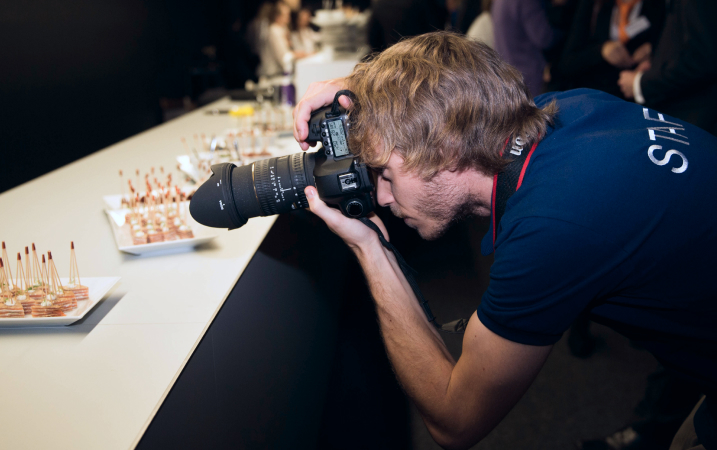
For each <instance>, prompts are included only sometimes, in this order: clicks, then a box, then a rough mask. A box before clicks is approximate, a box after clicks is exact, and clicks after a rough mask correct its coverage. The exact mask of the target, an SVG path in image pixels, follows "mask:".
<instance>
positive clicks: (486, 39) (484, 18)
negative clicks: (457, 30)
mask: <svg viewBox="0 0 717 450" xmlns="http://www.w3.org/2000/svg"><path fill="white" fill-rule="evenodd" d="M482 3H483V8H482V9H483V12H481V13H480V15H479V16H478V17H476V19H475V20H474V21H473V23H472V24H471V26H470V28H468V31H467V32H466V36H468V37H469V38H471V39H475V40H476V41H479V42H482V43H484V44H486V45H487V46H488V47H490V48H493V49H494V48H495V35H494V34H493V18H492V17H491V15H490V8H491V6H492V4H493V0H483V2H482Z"/></svg>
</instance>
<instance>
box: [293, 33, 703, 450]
mask: <svg viewBox="0 0 717 450" xmlns="http://www.w3.org/2000/svg"><path fill="white" fill-rule="evenodd" d="M341 89H349V90H351V91H352V92H353V93H354V94H355V96H356V98H355V101H354V102H351V101H350V100H349V99H348V98H346V97H341V100H340V101H341V102H342V104H343V106H344V107H346V108H348V110H349V118H350V121H351V127H350V135H349V147H350V148H351V151H352V153H354V154H355V155H356V156H357V157H358V158H359V159H360V160H362V161H363V162H365V163H366V164H368V165H369V166H370V167H372V168H373V169H374V170H375V171H376V173H377V176H376V201H377V203H378V204H380V205H381V206H385V207H389V208H390V209H391V211H392V212H393V214H395V215H396V216H398V217H400V218H402V219H403V220H404V221H405V223H406V224H407V225H408V226H410V227H411V228H414V229H416V231H417V232H418V233H419V234H420V235H421V237H423V238H424V239H435V238H436V237H438V236H440V235H441V234H442V233H443V232H444V231H445V230H446V229H447V228H448V227H449V226H450V225H451V224H452V223H454V222H455V221H457V220H460V219H463V218H466V217H469V216H484V217H489V216H490V217H491V229H490V231H489V232H488V234H487V235H486V237H485V238H484V240H483V245H482V251H483V252H484V253H487V254H489V253H492V252H494V253H495V262H494V264H493V266H492V268H491V281H490V285H489V287H488V290H487V292H486V293H485V294H484V295H483V297H482V300H481V302H480V305H479V306H478V308H477V311H476V312H475V313H473V315H472V316H471V318H470V320H469V321H468V324H467V326H466V330H465V335H464V339H463V349H462V354H461V357H460V358H459V359H458V361H455V360H454V359H453V358H452V357H451V355H450V354H449V352H448V351H447V349H446V347H445V345H444V343H443V340H442V339H441V337H440V335H439V333H438V331H437V330H436V328H435V327H434V326H433V324H432V323H430V322H429V321H428V319H427V318H426V315H425V314H424V312H423V310H422V308H421V306H420V304H419V302H418V301H417V299H416V296H415V294H414V292H413V290H412V288H411V287H410V285H409V283H408V281H407V280H406V277H405V276H404V274H403V272H402V271H401V269H400V267H399V264H398V262H397V260H396V257H395V255H394V254H393V253H392V252H391V251H390V250H388V249H387V248H385V247H384V246H383V245H382V244H381V243H380V241H379V238H378V235H377V233H376V232H374V231H373V230H372V229H370V228H369V227H367V226H366V225H365V224H363V223H362V222H360V221H358V220H354V219H349V218H347V217H345V216H343V215H342V214H341V213H340V212H338V211H337V210H335V209H332V208H329V207H328V206H327V205H326V204H325V203H324V202H322V201H321V199H319V198H318V195H317V192H316V189H315V188H313V187H308V188H306V191H305V192H306V195H307V198H308V199H309V204H310V208H311V210H312V211H313V212H314V213H315V214H317V215H318V216H319V217H320V218H322V219H323V220H324V221H325V222H326V223H327V225H328V226H329V228H330V229H331V230H332V231H333V232H334V233H336V234H338V235H339V236H340V237H341V238H342V239H343V240H344V241H345V242H346V243H347V244H348V246H349V247H350V248H351V249H352V250H353V252H354V253H355V254H356V256H357V258H358V260H359V263H360V264H361V266H362V268H363V270H364V272H365V275H366V278H367V280H368V284H369V287H370V290H371V293H372V296H373V298H374V300H375V303H376V310H377V313H378V317H379V322H380V327H381V333H382V335H383V339H384V343H385V346H386V351H387V353H388V356H389V359H390V360H391V363H392V365H393V367H394V370H395V372H396V375H397V377H398V380H399V382H400V383H401V385H402V387H403V389H404V390H405V391H406V393H407V394H408V396H409V397H411V399H412V400H413V401H414V402H415V404H416V406H417V407H418V409H419V411H420V413H421V415H422V417H423V419H424V421H425V423H426V426H427V427H428V429H429V431H430V433H431V435H432V436H433V438H434V439H435V440H436V442H437V443H438V444H440V445H441V446H443V447H446V448H467V447H470V446H471V445H473V444H475V443H476V442H478V441H480V440H481V439H482V438H483V437H484V436H486V435H487V434H488V432H490V431H491V430H492V429H493V428H494V427H495V426H496V425H497V424H498V422H500V420H501V419H502V418H503V417H504V416H505V415H506V414H507V413H508V411H509V410H510V409H511V408H512V407H513V405H515V403H516V402H517V401H518V400H519V399H520V397H521V396H522V395H523V394H524V393H525V391H526V390H527V388H528V387H529V386H530V384H531V382H532V381H533V380H534V378H535V376H536V375H537V373H538V372H539V371H540V368H541V367H542V365H543V363H544V362H545V360H546V358H547V357H548V354H549V353H550V350H551V347H552V345H553V344H554V343H555V342H557V341H558V340H559V339H560V337H561V335H562V333H563V332H564V331H565V330H567V329H568V328H569V326H570V324H571V322H572V321H573V320H574V319H575V318H576V317H577V316H578V315H579V314H580V313H581V312H582V311H584V310H589V311H591V314H592V316H591V317H592V318H593V320H596V321H598V322H601V323H603V324H606V325H608V326H610V327H612V328H614V329H615V330H617V331H619V332H621V333H623V334H625V335H626V336H628V337H629V338H631V339H633V340H635V341H637V342H638V343H640V344H641V345H643V346H644V347H645V348H647V349H648V350H650V351H651V352H652V353H653V354H654V355H655V356H656V357H657V359H658V360H659V361H660V362H661V363H662V364H663V365H665V366H666V367H667V368H669V369H670V370H674V371H675V372H677V373H678V374H679V375H680V376H682V377H684V378H686V379H688V380H691V381H692V382H696V383H699V384H700V385H701V386H702V387H703V389H704V392H705V394H706V399H705V398H703V400H702V401H701V402H700V403H699V404H698V405H697V407H696V410H697V411H696V414H695V415H694V416H691V417H690V418H688V421H686V422H685V424H684V425H683V427H682V428H681V429H680V431H679V432H678V435H677V436H676V438H675V441H674V442H673V448H674V449H687V448H707V449H710V448H714V445H715V444H714V440H713V439H714V437H713V434H714V417H715V414H714V411H715V409H716V408H715V404H714V403H713V402H715V391H716V390H717V326H716V325H717V320H716V319H717V299H716V298H715V294H716V293H717V281H716V280H717V277H714V276H713V274H712V272H713V269H714V267H715V262H714V256H713V255H716V254H717V226H716V225H717V218H716V217H715V213H714V212H713V211H712V207H711V201H712V200H713V199H714V198H717V184H716V183H715V182H714V181H713V173H714V172H715V169H716V168H717V138H715V137H713V136H711V135H709V134H708V133H706V132H704V131H703V130H700V129H699V128H696V127H694V126H691V125H689V124H686V123H684V122H682V121H678V120H676V119H673V118H671V117H668V116H664V115H663V114H661V113H659V112H658V111H654V110H651V109H647V108H643V107H642V106H640V105H636V104H631V103H627V102H625V101H622V100H620V99H617V98H616V97H612V96H610V95H608V94H604V93H601V92H598V91H592V90H585V89H583V90H577V91H568V92H564V93H552V94H545V95H542V96H539V97H537V98H536V99H535V100H532V98H531V96H530V94H529V92H528V90H527V88H526V87H525V84H524V83H523V80H522V77H521V76H520V74H519V73H518V72H517V71H516V70H515V69H514V68H512V67H511V66H509V65H508V64H506V63H505V62H503V61H501V60H500V59H499V57H498V56H497V54H496V53H495V52H494V51H492V50H491V49H490V48H488V47H486V46H484V45H482V44H480V43H476V42H472V41H469V40H467V39H465V38H462V37H460V36H458V35H453V34H449V33H440V32H439V33H431V34H426V35H421V36H417V37H414V38H411V39H407V40H404V41H401V42H399V43H398V44H396V45H394V46H392V47H390V48H388V49H387V50H385V51H384V52H382V53H381V54H379V55H377V56H376V57H375V58H374V59H372V60H370V61H368V62H364V63H361V64H359V65H357V66H356V68H355V69H354V71H353V73H352V74H351V75H350V76H349V77H348V78H346V79H341V80H333V81H329V82H324V83H318V84H314V85H312V86H311V87H310V89H309V91H308V93H307V94H306V96H305V97H304V98H303V99H302V101H301V102H300V103H299V104H298V105H297V107H296V109H295V111H294V118H295V122H294V126H295V131H294V134H295V137H296V139H297V140H298V141H299V142H300V144H301V146H302V148H303V149H304V150H306V149H308V148H309V143H308V142H306V139H307V136H308V125H307V122H308V120H309V117H310V114H311V111H313V110H315V109H318V108H320V107H322V106H324V105H328V104H330V103H331V101H332V100H333V98H334V95H335V94H336V93H337V92H338V91H339V90H341ZM371 220H372V221H373V222H374V223H375V224H376V225H377V226H378V227H379V229H381V231H382V232H383V234H384V235H385V236H388V234H387V231H386V229H385V227H384V226H383V224H382V223H381V221H380V219H378V218H377V217H375V216H374V217H372V218H371Z"/></svg>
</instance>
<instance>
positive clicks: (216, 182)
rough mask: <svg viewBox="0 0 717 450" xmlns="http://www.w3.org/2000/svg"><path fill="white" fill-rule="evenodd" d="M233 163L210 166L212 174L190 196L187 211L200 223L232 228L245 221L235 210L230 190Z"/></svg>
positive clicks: (232, 193) (232, 194)
mask: <svg viewBox="0 0 717 450" xmlns="http://www.w3.org/2000/svg"><path fill="white" fill-rule="evenodd" d="M235 168H236V166H235V165H234V164H231V163H224V164H215V165H213V166H212V168H211V169H212V175H211V176H210V177H209V179H208V180H207V181H205V182H204V184H202V185H201V186H200V187H199V188H198V189H197V191H196V192H195V193H194V195H193V196H192V201H191V202H190V203H189V213H190V214H191V215H192V217H193V218H194V220H196V221H197V222H199V223H200V224H202V225H205V226H208V227H213V228H228V229H230V230H233V229H235V228H239V227H241V226H242V225H244V224H245V223H246V222H247V219H245V218H244V217H242V215H241V214H239V212H238V211H237V208H236V202H235V201H234V192H233V190H232V178H231V177H232V171H233V170H234V169H235Z"/></svg>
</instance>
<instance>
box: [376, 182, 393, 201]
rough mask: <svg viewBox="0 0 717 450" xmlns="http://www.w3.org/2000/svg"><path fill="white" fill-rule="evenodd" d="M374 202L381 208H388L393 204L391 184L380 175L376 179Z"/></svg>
mask: <svg viewBox="0 0 717 450" xmlns="http://www.w3.org/2000/svg"><path fill="white" fill-rule="evenodd" d="M376 201H377V202H378V204H379V205H381V206H388V205H390V204H391V203H393V194H391V184H390V183H389V182H388V181H386V180H385V179H384V178H383V177H382V176H380V175H379V176H378V177H377V178H376Z"/></svg>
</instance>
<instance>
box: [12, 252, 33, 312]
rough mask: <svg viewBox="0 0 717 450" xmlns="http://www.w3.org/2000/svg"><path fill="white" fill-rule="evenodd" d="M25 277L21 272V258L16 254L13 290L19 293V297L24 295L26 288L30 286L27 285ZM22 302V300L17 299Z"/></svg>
mask: <svg viewBox="0 0 717 450" xmlns="http://www.w3.org/2000/svg"><path fill="white" fill-rule="evenodd" d="M28 281H29V280H28V279H27V276H25V272H24V271H23V270H22V258H21V257H20V252H18V253H17V268H16V269H15V289H17V290H18V292H20V294H19V295H26V294H27V290H28V286H29V285H30V284H29V283H28ZM19 300H24V299H19Z"/></svg>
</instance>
